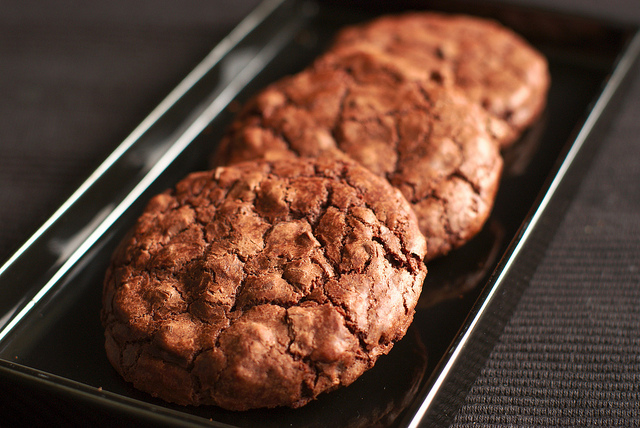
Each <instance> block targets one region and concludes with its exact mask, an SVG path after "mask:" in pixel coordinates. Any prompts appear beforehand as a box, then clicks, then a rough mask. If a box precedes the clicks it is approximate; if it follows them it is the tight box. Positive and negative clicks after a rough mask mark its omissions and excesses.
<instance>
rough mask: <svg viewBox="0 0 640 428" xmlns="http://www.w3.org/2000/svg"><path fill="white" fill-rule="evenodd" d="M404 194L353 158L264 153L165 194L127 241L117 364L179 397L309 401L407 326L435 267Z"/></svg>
mask: <svg viewBox="0 0 640 428" xmlns="http://www.w3.org/2000/svg"><path fill="white" fill-rule="evenodd" d="M424 255H425V241H424V237H423V236H422V235H421V234H420V232H419V230H418V226H417V223H416V219H415V216H414V214H413V213H412V211H411V209H410V207H409V205H408V203H407V202H406V200H405V199H404V198H403V197H402V196H401V195H400V193H399V192H398V191H397V190H395V189H393V188H392V187H391V186H390V185H389V184H388V183H387V182H386V181H385V180H383V179H381V178H379V177H377V176H375V175H373V174H371V173H370V172H369V171H367V170H366V169H364V168H363V167H361V166H359V165H357V164H355V163H352V162H343V161H335V160H320V159H315V160H311V159H297V160H296V159H292V160H286V161H275V162H269V161H259V162H248V163H244V164H238V165H236V166H230V167H221V168H218V169H216V170H214V171H210V172H201V173H193V174H192V175H190V176H188V177H187V178H185V179H184V180H182V181H181V182H180V183H178V184H177V186H176V188H175V189H173V190H171V191H167V192H165V193H163V194H160V195H158V196H156V197H154V198H153V199H152V200H151V201H150V203H149V204H148V206H147V208H146V210H145V211H144V213H143V214H142V216H141V217H140V218H139V220H138V222H137V223H136V225H135V227H134V229H133V230H132V231H131V232H130V234H129V235H128V236H127V237H126V238H125V239H124V240H123V242H122V243H121V244H120V246H119V247H118V249H117V250H116V252H115V254H114V256H113V260H112V264H111V266H110V268H109V270H108V272H107V275H106V278H105V287H104V294H103V313H102V319H103V323H104V325H105V332H106V349H107V355H108V357H109V360H110V361H111V363H112V364H113V366H114V367H115V368H116V370H117V371H118V372H119V373H120V374H121V375H122V376H123V377H124V378H125V379H126V380H127V381H130V382H132V383H133V384H134V386H135V387H137V388H139V389H142V390H144V391H146V392H149V393H151V394H153V395H156V396H159V397H161V398H163V399H165V400H168V401H172V402H176V403H179V404H193V405H199V404H215V405H219V406H221V407H224V408H228V409H234V410H242V409H249V408H256V407H275V406H292V407H298V406H301V405H303V404H305V403H307V402H308V401H310V400H312V399H314V398H315V397H316V396H317V395H318V394H320V393H321V392H324V391H329V390H332V389H335V388H337V387H338V386H340V385H348V384H350V383H351V382H353V381H354V380H355V379H356V378H357V377H358V376H360V375H361V374H362V373H363V372H364V371H365V370H367V369H369V368H371V367H372V365H373V364H374V362H375V361H376V359H377V358H378V357H379V356H380V355H382V354H385V353H387V352H388V351H389V350H390V349H391V347H392V346H393V344H394V343H395V342H396V341H398V340H399V339H400V338H402V336H403V335H404V334H405V332H406V330H407V328H408V326H409V324H410V323H411V321H412V319H413V313H414V307H415V305H416V302H417V299H418V296H419V294H420V289H421V287H422V283H423V281H424V277H425V274H426V269H425V267H424V264H423V262H422V259H423V257H424Z"/></svg>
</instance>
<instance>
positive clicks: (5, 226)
mask: <svg viewBox="0 0 640 428" xmlns="http://www.w3.org/2000/svg"><path fill="white" fill-rule="evenodd" d="M512 1H514V2H516V0H512ZM520 3H526V4H534V5H543V6H545V7H548V8H551V9H558V10H564V11H570V12H575V13H578V14H585V15H591V16H603V17H606V18H608V19H615V20H618V21H623V22H628V23H636V24H640V4H639V3H638V1H637V0H615V1H606V2H605V1H601V0H590V1H586V0H582V1H580V0H571V1H564V2H558V1H553V0H535V1H534V0H530V1H527V2H524V1H521V2H520ZM255 4H257V1H256V0H243V1H234V2H225V1H219V0H217V1H201V0H187V1H183V2H172V1H166V0H162V1H138V2H127V1H122V0H116V1H112V2H91V3H89V2H78V1H72V0H64V1H58V2H36V1H17V0H2V1H0V94H1V96H0V118H2V119H1V120H2V126H1V127H0V224H1V225H2V227H1V228H0V259H2V260H3V261H4V260H6V259H7V258H8V257H9V256H10V255H11V253H12V252H13V251H14V250H16V249H17V248H18V247H19V245H20V244H21V243H22V242H24V241H25V240H26V239H27V238H28V237H29V236H30V234H31V233H32V232H34V231H35V230H36V228H37V227H38V226H39V225H40V224H42V222H43V221H44V220H45V219H46V218H47V217H48V216H49V215H50V214H51V213H52V212H53V211H54V210H55V208H57V207H58V206H59V205H60V204H61V203H62V202H63V201H64V200H65V199H66V198H67V197H68V196H69V195H70V194H71V193H72V192H73V190H74V189H75V188H76V187H77V186H78V185H79V184H80V183H81V182H82V181H83V180H84V179H85V178H86V177H87V176H88V174H90V172H91V171H92V170H93V169H94V168H95V167H96V166H97V165H99V163H100V162H101V160H103V159H104V157H105V156H106V155H107V154H108V153H109V152H110V151H112V150H113V149H114V148H115V147H116V146H117V145H118V143H119V142H120V141H121V140H122V139H123V138H125V137H126V136H127V135H128V133H129V132H130V131H131V130H132V129H133V128H134V127H135V125H136V124H137V123H138V122H140V121H141V120H142V119H143V118H144V117H145V116H146V115H147V114H148V113H149V112H150V111H151V109H152V108H153V107H154V106H155V105H156V104H157V103H158V102H159V101H160V100H162V98H163V97H164V96H165V95H166V94H167V93H168V92H169V91H170V90H171V89H172V88H173V87H174V86H175V85H176V84H177V83H178V82H179V81H180V79H181V78H182V77H183V76H184V75H186V73H187V72H188V71H189V70H190V69H191V68H192V67H193V66H194V65H195V64H196V63H197V62H198V61H199V60H200V59H201V58H202V57H203V56H204V55H205V54H206V53H207V52H208V51H209V49H210V48H211V47H213V46H214V45H215V44H216V43H217V42H218V41H219V40H220V39H221V38H222V37H223V36H224V35H225V34H226V33H227V32H228V31H229V30H230V29H231V28H232V27H233V26H234V25H235V24H236V23H237V22H238V21H239V20H240V19H241V18H242V17H243V16H244V15H245V14H246V13H248V11H249V10H250V9H251V8H252V7H253V6H254V5H255ZM635 73H636V75H635V77H634V81H633V84H632V86H631V89H630V91H629V93H628V94H627V96H626V97H625V99H624V101H623V105H622V106H621V107H620V110H619V114H618V115H617V116H616V118H615V119H614V120H613V123H612V126H611V128H610V130H609V132H608V133H607V135H606V137H605V139H604V141H603V143H602V146H601V149H600V152H599V153H598V155H597V157H596V158H595V160H594V162H593V164H592V167H591V169H590V170H589V171H588V173H587V174H586V176H585V179H584V181H583V182H582V184H581V185H580V188H579V192H578V194H577V195H576V197H575V198H574V200H573V201H572V203H571V205H570V207H569V210H568V211H567V214H566V216H565V218H564V220H563V222H562V223H561V224H560V226H559V228H558V231H557V234H556V236H555V237H554V238H553V240H552V242H551V245H550V246H549V248H548V250H547V253H546V255H545V257H544V259H543V261H542V263H541V264H540V265H539V267H538V269H537V271H536V272H535V274H534V276H533V278H532V280H531V283H530V285H529V287H528V288H527V290H526V291H525V293H524V295H523V296H522V298H521V301H520V303H519V304H518V306H517V307H516V309H515V312H514V313H513V315H512V316H511V318H510V321H509V322H508V324H507V326H506V328H505V329H504V331H503V333H502V334H501V336H500V338H499V340H498V343H497V345H496V346H495V348H494V349H493V351H492V353H491V355H490V356H489V359H488V361H487V362H486V363H485V365H484V368H483V370H482V372H481V374H480V376H479V377H478V378H477V380H476V381H475V383H474V385H473V387H472V389H471V391H470V393H469V394H468V396H467V397H466V400H465V402H464V405H463V406H462V408H461V409H459V410H458V412H457V416H456V418H455V422H454V425H455V426H459V427H462V426H505V427H506V426H534V425H535V426H640V72H638V71H636V72H635ZM6 393H8V392H7V391H3V387H2V385H0V400H1V399H2V396H3V394H6ZM1 407H2V405H1V404H0V408H1ZM22 410H23V411H24V409H22ZM3 411H5V412H8V414H10V409H3ZM6 417H7V418H10V417H11V416H6ZM13 417H14V419H13V421H14V422H15V421H19V420H20V419H17V418H20V417H25V414H24V413H21V414H18V415H17V416H16V414H14V415H13ZM5 420H9V419H5ZM31 422H33V421H31ZM0 426H4V425H3V421H2V420H0Z"/></svg>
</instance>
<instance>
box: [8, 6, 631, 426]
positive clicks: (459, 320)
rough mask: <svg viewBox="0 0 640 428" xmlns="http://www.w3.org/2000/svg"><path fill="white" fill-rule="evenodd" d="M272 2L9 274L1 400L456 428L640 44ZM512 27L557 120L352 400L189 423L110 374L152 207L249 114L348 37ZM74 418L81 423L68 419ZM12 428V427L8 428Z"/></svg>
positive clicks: (611, 26) (496, 14)
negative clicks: (113, 315)
mask: <svg viewBox="0 0 640 428" xmlns="http://www.w3.org/2000/svg"><path fill="white" fill-rule="evenodd" d="M349 4H350V6H348V7H347V6H344V4H340V3H338V2H328V1H325V2H319V1H318V2H316V1H311V0H301V1H296V0H267V1H265V2H263V3H261V4H260V5H259V6H258V7H257V9H256V10H255V11H254V12H253V13H252V14H251V15H249V16H248V17H247V18H246V19H245V20H243V21H242V23H241V24H240V25H239V26H238V27H237V28H236V29H235V30H234V31H233V32H231V33H230V34H229V35H228V36H227V37H226V38H225V39H224V40H223V41H222V42H221V43H220V44H219V45H218V46H217V47H216V48H215V49H214V50H213V51H212V52H211V53H210V54H209V55H208V56H207V57H206V58H205V59H204V60H203V62H202V63H201V64H200V65H199V66H198V67H196V68H195V69H194V70H193V71H192V72H191V73H190V74H189V75H188V76H187V77H186V78H185V79H184V81H183V82H182V83H181V84H180V85H179V86H178V87H177V88H176V89H175V90H174V91H173V92H172V93H171V94H169V95H168V96H167V98H166V99H165V100H164V101H163V102H162V103H161V104H160V105H159V106H158V107H157V108H156V109H155V110H154V111H153V112H152V113H151V114H150V115H149V117H148V118H147V119H146V120H145V121H144V122H143V123H141V124H140V125H139V126H138V128H136V129H135V130H134V131H133V132H132V134H131V135H130V136H129V137H128V138H127V139H126V140H125V141H123V142H122V144H121V145H120V146H119V147H118V148H117V149H116V150H115V151H114V153H112V154H111V155H110V156H109V157H108V158H107V159H106V160H105V161H104V163H103V164H102V165H101V166H100V167H99V168H98V169H97V170H96V171H95V172H94V174H92V175H91V176H90V177H89V179H88V180H87V181H86V182H85V183H84V184H83V185H82V186H81V187H80V188H79V189H78V190H77V191H76V192H75V193H74V194H73V195H72V196H71V198H70V199H69V200H68V201H67V202H66V203H65V204H64V205H63V206H62V207H60V209H59V210H58V211H56V213H54V214H53V215H52V217H51V218H50V219H49V220H48V221H47V222H46V223H45V224H44V225H43V226H42V227H41V228H40V229H39V230H38V231H37V233H36V234H35V235H34V236H33V237H32V238H31V239H30V240H29V241H27V242H26V243H25V244H24V245H23V247H22V248H20V250H19V251H18V252H17V253H16V254H15V255H14V256H13V257H12V258H11V259H10V260H9V261H8V262H7V263H6V264H5V265H4V266H2V267H1V268H0V385H3V386H2V387H0V394H1V393H2V388H4V389H5V391H8V390H10V391H12V392H13V393H14V394H15V395H16V396H15V397H14V401H16V402H18V403H21V404H22V405H23V406H29V408H30V410H31V411H33V414H34V415H36V417H38V418H40V417H41V418H47V417H51V416H52V415H56V414H57V416H56V418H58V422H63V423H64V422H65V421H66V422H68V423H73V424H75V423H77V422H78V421H83V422H87V421H89V422H90V423H92V424H94V425H111V424H113V423H115V422H118V421H122V420H129V421H136V422H137V423H139V424H140V423H141V424H145V423H148V424H152V425H155V426H160V425H176V424H180V425H193V426H236V427H249V426H266V427H270V426H291V427H315V426H318V427H320V426H327V425H329V424H331V425H333V426H336V427H337V426H340V427H342V426H345V427H347V426H356V427H357V426H373V425H379V426H418V425H420V424H424V425H425V426H446V425H447V424H448V423H449V422H450V421H451V418H452V417H453V416H454V415H455V411H456V410H457V409H458V408H459V405H460V404H461V402H462V401H461V400H463V399H464V397H465V394H466V392H467V391H468V388H469V387H470V385H471V383H472V382H473V379H475V377H476V375H477V373H478V371H479V369H480V368H481V366H482V363H483V361H484V360H485V358H486V356H487V355H488V352H489V351H490V350H491V348H492V346H493V344H494V343H495V339H496V337H497V335H498V334H499V332H500V331H501V329H502V327H503V326H504V323H505V322H506V320H508V318H509V315H510V313H511V311H512V309H513V307H514V305H515V303H516V302H517V301H518V298H519V296H520V295H521V293H522V291H523V290H524V289H525V288H526V286H527V283H528V278H530V277H531V275H532V273H533V271H534V270H535V267H536V263H537V261H538V260H539V259H540V257H541V255H542V254H543V252H544V250H545V248H546V245H547V243H548V242H549V240H550V238H551V237H552V236H553V233H554V230H555V226H556V225H557V224H558V223H559V222H560V220H561V219H562V215H563V213H564V210H565V208H566V206H567V204H568V203H570V201H571V197H572V194H573V192H574V190H575V188H576V186H577V185H578V183H579V181H580V178H581V176H582V174H583V173H584V171H585V170H586V169H587V168H588V165H589V162H590V159H592V157H593V156H596V155H597V149H598V146H599V136H600V135H601V133H602V131H603V130H604V129H605V128H606V125H607V123H608V122H609V116H610V114H611V112H613V111H614V110H615V108H616V105H617V102H616V99H617V97H619V96H620V95H621V94H622V93H623V90H622V88H624V85H625V84H626V82H627V81H628V80H629V79H627V77H628V76H629V75H630V70H631V69H632V68H633V67H635V65H636V63H637V62H638V56H639V52H640V37H639V36H638V34H637V33H638V31H637V29H636V28H629V27H624V26H621V25H618V24H616V23H610V22H601V21H599V20H595V19H589V18H584V17H575V16H566V15H561V14H557V13H553V12H549V11H545V10H538V9H528V8H523V7H516V6H514V5H509V4H503V3H499V2H496V3H483V4H482V6H478V5H477V4H475V3H471V2H462V1H460V2H452V1H448V2H434V1H431V2H427V1H424V2H419V1H412V2H401V3H399V2H394V3H393V6H389V5H388V4H387V3H386V2H367V3H366V4H365V6H366V7H364V6H360V5H359V4H358V2H352V3H349ZM427 5H428V7H429V8H430V9H435V10H445V11H450V12H462V13H469V14H475V15H480V16H488V17H491V18H494V19H498V20H499V21H501V22H503V23H504V24H505V25H507V26H509V27H511V28H513V29H514V30H515V31H517V32H519V33H520V34H522V35H523V36H525V37H526V38H527V39H528V40H529V41H530V42H531V43H532V44H534V45H535V46H536V47H537V48H539V49H540V50H541V51H542V52H543V53H544V54H545V55H546V56H547V58H548V59H549V64H550V70H551V75H552V86H551V89H550V93H549V102H548V107H547V109H546V111H545V114H544V115H543V117H542V118H541V119H540V120H539V121H538V123H536V124H535V125H534V126H533V127H532V128H531V129H530V130H529V131H528V132H527V133H526V134H525V135H524V136H523V138H522V139H521V140H520V141H519V142H518V143H517V144H516V145H515V146H514V147H513V148H511V149H509V150H508V151H507V152H505V154H504V156H505V173H504V178H503V180H502V183H501V187H500V190H499V192H498V197H497V201H496V204H495V208H494V210H493V213H492V215H491V217H490V219H489V221H488V222H487V225H486V227H485V228H484V229H483V230H482V232H481V233H480V234H479V235H478V236H477V237H476V238H475V239H474V240H473V241H472V242H470V243H469V244H468V245H466V246H465V247H463V248H461V249H459V250H457V251H455V252H453V253H452V254H450V255H448V256H447V257H445V258H442V259H440V260H436V261H434V262H432V263H430V264H429V274H428V277H427V280H426V282H425V286H424V291H423V295H422V297H421V299H420V302H419V305H418V308H417V313H416V316H415V320H414V323H413V324H412V326H411V328H410V330H409V332H408V334H407V336H406V337H405V338H404V339H403V340H402V341H400V342H399V343H398V344H397V345H396V346H395V347H394V349H393V350H392V351H391V352H390V353H389V355H387V356H384V357H382V358H381V359H380V360H379V362H378V363H377V365H376V366H375V367H374V368H373V369H372V370H370V371H368V372H366V373H365V374H364V375H363V376H362V377H361V378H360V379H358V380H357V381H356V382H355V383H354V384H352V385H351V386H349V387H347V388H343V389H341V390H338V391H335V392H332V393H329V394H325V395H323V396H321V397H320V398H319V399H318V400H316V401H314V402H312V403H310V404H309V405H307V406H305V407H303V408H301V409H296V410H292V409H272V410H255V411H248V412H228V411H224V410H222V409H219V408H216V407H207V406H205V407H198V408H196V407H181V406H175V405H171V404H167V403H165V402H162V401H160V400H156V399H153V398H152V397H150V396H148V395H146V394H144V393H141V392H139V391H136V390H135V389H133V388H132V387H131V386H130V385H129V384H127V383H126V382H124V381H123V380H122V379H121V378H120V377H119V376H118V375H117V374H116V372H115V370H114V369H113V368H112V367H111V366H110V364H109V362H108V361H107V358H106V355H105V352H104V345H103V342H104V336H103V330H102V327H101V325H100V319H99V312H100V305H101V303H100V298H101V290H102V279H103V276H104V272H105V269H106V267H107V264H108V261H109V257H110V254H111V252H112V251H113V249H114V247H115V245H116V244H117V243H118V241H119V240H120V239H121V237H122V236H123V235H124V233H125V231H126V230H127V229H128V228H129V227H130V226H131V225H132V224H133V222H134V221H135V219H136V217H137V216H138V215H139V213H140V211H141V210H142V208H143V206H144V205H145V204H146V201H147V200H148V199H149V198H150V197H151V196H152V195H154V194H156V193H158V192H160V191H162V190H164V189H165V188H167V187H170V186H172V185H173V184H174V183H175V182H176V181H177V180H179V179H180V178H182V177H183V176H184V175H186V174H187V173H188V172H190V171H194V170H199V169H205V168H206V167H207V158H208V157H209V156H210V153H211V152H212V151H213V149H214V148H215V144H216V142H217V141H218V139H219V136H220V135H221V134H222V133H223V132H224V129H225V127H226V126H227V125H228V123H229V121H230V120H231V119H232V118H233V114H234V113H233V112H234V111H235V110H236V108H237V106H238V105H239V103H242V102H243V101H244V100H246V99H247V98H248V97H249V96H251V95H252V94H254V93H255V92H256V91H258V90H259V89H260V88H262V87H264V86H265V85H267V84H268V83H270V82H272V81H273V80H275V79H277V78H279V77H282V76H284V75H287V74H291V73H295V72H297V71H299V70H301V69H302V68H304V67H305V66H306V65H308V64H309V63H310V62H311V61H312V59H313V58H314V57H315V56H317V55H318V54H319V53H320V52H322V51H323V49H325V47H326V46H327V44H328V43H329V42H330V40H331V37H332V35H333V34H334V33H335V31H336V30H337V29H338V28H340V27H342V26H343V25H346V24H351V23H355V22H360V21H364V20H368V19H370V18H373V17H374V16H376V15H379V14H382V13H390V12H397V11H400V10H405V9H424V8H426V6H427ZM64 409H66V410H64ZM0 425H2V421H0Z"/></svg>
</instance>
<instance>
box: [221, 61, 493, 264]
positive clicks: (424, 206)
mask: <svg viewBox="0 0 640 428" xmlns="http://www.w3.org/2000/svg"><path fill="white" fill-rule="evenodd" d="M354 58H355V57H354ZM494 124H495V121H494V120H493V119H492V118H491V117H490V116H489V115H488V114H487V113H486V112H485V111H484V110H482V109H481V108H480V107H479V106H477V105H476V104H474V103H471V102H469V101H468V100H467V98H466V97H465V96H464V95H463V94H461V93H460V92H458V91H457V90H455V89H454V88H443V87H441V86H439V85H434V84H432V83H431V82H419V81H405V80H402V79H400V78H399V76H398V75H397V73H396V72H395V70H394V69H392V68H389V67H387V66H386V64H384V63H381V62H379V61H378V58H377V56H376V55H372V54H369V53H364V52H362V53H360V54H358V56H357V61H356V60H354V59H353V58H352V60H351V61H347V62H344V63H341V66H340V67H336V68H313V67H312V68H309V69H306V70H304V71H302V72H300V73H298V74H296V75H293V76H289V77H286V78H284V79H281V80H280V81H278V82H275V83H274V84H272V85H270V86H268V87H267V88H265V89H264V90H263V91H262V92H260V93H259V94H257V95H256V96H255V97H254V98H252V99H251V100H250V101H249V102H248V103H247V105H246V106H245V108H244V110H243V111H242V112H241V113H240V114H239V116H238V117H237V118H236V120H235V121H234V122H233V123H232V124H231V126H230V128H229V130H228V132H227V133H226V135H225V136H224V137H223V139H222V141H221V143H220V146H219V147H218V150H217V151H216V153H215V154H214V156H213V158H212V159H213V162H214V163H216V164H218V165H224V164H232V163H235V162H240V161H245V160H248V159H255V158H261V157H263V158H268V159H280V158H287V157H309V156H310V157H314V156H323V157H327V156H331V157H334V158H349V159H353V160H356V161H358V162H359V163H360V164H362V165H363V166H365V167H366V168H368V169H369V170H370V171H372V172H374V173H375V174H377V175H379V176H381V177H385V178H386V179H387V180H388V181H389V182H390V183H391V184H392V185H393V186H395V187H396V188H398V189H399V190H401V191H402V193H403V194H404V196H405V197H406V198H407V200H408V201H409V202H410V203H411V205H412V208H413V209H414V210H415V212H416V214H417V217H418V221H419V224H420V229H421V231H422V232H423V234H424V235H425V236H426V238H427V248H428V254H427V260H431V259H433V258H436V257H438V256H441V255H444V254H447V253H448V252H449V251H451V250H452V249H454V248H457V247H459V246H461V245H462V244H464V243H465V242H467V241H468V240H469V239H471V238H472V237H473V236H474V235H475V234H476V233H477V232H478V231H479V230H480V229H481V228H482V226H483V225H484V223H485V221H486V219H487V217H488V216H489V214H490V212H491V209H492V207H493V202H494V199H495V194H496V191H497V188H498V184H499V181H500V177H501V172H502V158H501V156H500V150H499V144H498V142H497V140H496V137H495V136H494V133H493V129H494Z"/></svg>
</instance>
